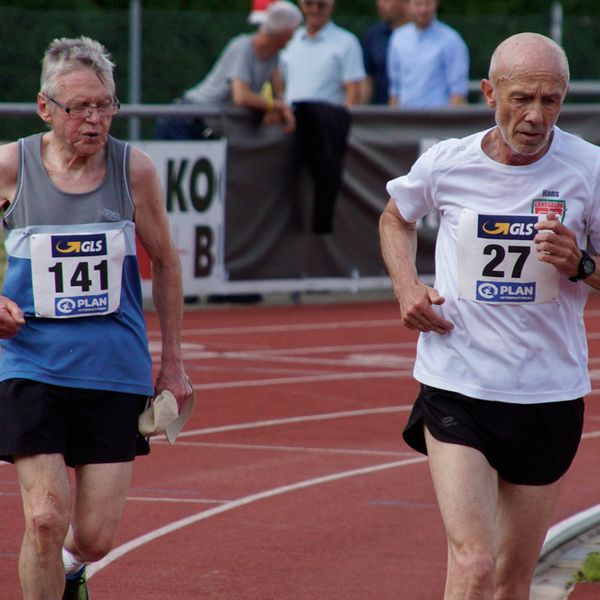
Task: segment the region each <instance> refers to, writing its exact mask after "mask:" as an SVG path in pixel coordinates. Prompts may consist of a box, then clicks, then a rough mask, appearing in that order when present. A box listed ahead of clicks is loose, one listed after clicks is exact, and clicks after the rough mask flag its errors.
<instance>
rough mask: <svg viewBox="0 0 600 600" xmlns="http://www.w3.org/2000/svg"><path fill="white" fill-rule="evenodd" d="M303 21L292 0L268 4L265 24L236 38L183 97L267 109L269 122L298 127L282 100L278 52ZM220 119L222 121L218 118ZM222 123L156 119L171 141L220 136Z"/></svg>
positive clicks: (199, 103)
mask: <svg viewBox="0 0 600 600" xmlns="http://www.w3.org/2000/svg"><path fill="white" fill-rule="evenodd" d="M301 22H302V13H301V12H300V10H299V9H298V7H297V6H296V5H294V4H292V3H291V2H288V1H287V0H279V1H277V2H274V3H273V4H271V5H269V7H268V9H267V10H266V15H265V18H264V21H263V23H262V24H261V25H260V27H259V29H258V31H257V32H256V33H253V34H249V33H247V34H241V35H238V36H236V37H235V38H234V39H233V40H231V41H230V42H229V43H228V44H227V46H226V47H225V49H224V50H223V52H222V54H221V56H220V57H219V59H218V60H217V62H216V63H215V65H214V66H213V68H212V69H211V71H210V73H208V75H207V76H206V77H205V79H204V80H203V81H201V82H200V83H199V84H198V85H196V86H194V87H193V88H191V89H189V90H188V91H186V92H185V93H184V94H183V97H182V98H181V99H180V100H178V102H180V103H182V104H194V105H197V106H200V107H206V108H209V109H215V108H217V109H222V108H224V107H226V106H242V107H246V108H250V109H254V110H257V111H262V112H263V113H264V114H265V118H264V123H265V124H273V123H281V125H282V127H283V129H284V131H286V132H290V131H293V129H294V126H295V119H294V115H293V113H292V111H291V109H290V107H289V106H288V105H287V104H286V103H285V102H284V101H283V100H282V95H283V82H282V77H281V73H280V71H279V69H278V62H279V52H280V50H281V49H282V48H284V47H285V45H286V44H287V43H288V42H289V40H290V39H291V37H292V34H293V33H294V30H295V29H296V28H297V27H298V26H299V25H300V23H301ZM217 123H218V122H217ZM216 129H218V124H216V125H215V124H213V123H211V119H210V118H206V119H204V118H199V117H166V118H160V119H158V122H157V127H156V137H157V138H158V139H166V140H184V139H203V138H210V137H215V133H214V132H215V130H216Z"/></svg>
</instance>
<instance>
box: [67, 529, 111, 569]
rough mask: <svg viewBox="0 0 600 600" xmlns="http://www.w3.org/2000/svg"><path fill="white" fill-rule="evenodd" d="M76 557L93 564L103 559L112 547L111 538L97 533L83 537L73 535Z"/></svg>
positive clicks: (102, 533)
mask: <svg viewBox="0 0 600 600" xmlns="http://www.w3.org/2000/svg"><path fill="white" fill-rule="evenodd" d="M74 543H75V547H76V549H77V555H78V556H80V557H81V558H82V559H83V560H84V561H85V562H95V561H97V560H100V559H101V558H104V557H105V556H106V555H107V554H108V553H109V552H110V551H111V550H112V547H113V536H112V535H107V534H106V532H102V531H98V532H95V533H89V534H85V535H77V534H76V533H75V535H74Z"/></svg>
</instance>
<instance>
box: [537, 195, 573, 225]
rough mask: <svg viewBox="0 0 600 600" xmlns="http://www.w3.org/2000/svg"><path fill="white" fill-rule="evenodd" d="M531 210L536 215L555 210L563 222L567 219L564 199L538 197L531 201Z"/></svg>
mask: <svg viewBox="0 0 600 600" xmlns="http://www.w3.org/2000/svg"><path fill="white" fill-rule="evenodd" d="M531 212H532V213H533V214H534V215H545V214H546V213H549V212H553V213H554V214H555V215H556V216H557V217H558V219H559V220H560V222H561V223H562V222H563V221H564V220H565V213H566V212H567V206H566V202H565V201H564V200H551V199H549V198H537V199H535V200H534V201H533V202H532V203H531Z"/></svg>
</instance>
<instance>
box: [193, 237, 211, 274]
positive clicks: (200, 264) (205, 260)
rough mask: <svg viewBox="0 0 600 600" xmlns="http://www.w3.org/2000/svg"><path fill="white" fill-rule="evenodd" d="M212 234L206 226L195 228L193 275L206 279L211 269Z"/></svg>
mask: <svg viewBox="0 0 600 600" xmlns="http://www.w3.org/2000/svg"><path fill="white" fill-rule="evenodd" d="M212 252H213V232H212V229H211V228H210V227H207V226H206V225H197V226H196V248H195V252H194V275H195V276H196V277H208V276H209V275H210V274H211V272H212V268H213V264H214V258H213V253H212Z"/></svg>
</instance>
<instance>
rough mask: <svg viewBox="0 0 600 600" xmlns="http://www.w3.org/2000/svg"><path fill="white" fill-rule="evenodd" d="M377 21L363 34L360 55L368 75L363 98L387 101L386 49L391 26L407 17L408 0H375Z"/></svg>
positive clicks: (368, 100)
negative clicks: (361, 52) (361, 54)
mask: <svg viewBox="0 0 600 600" xmlns="http://www.w3.org/2000/svg"><path fill="white" fill-rule="evenodd" d="M376 7H377V14H378V15H379V21H378V22H377V23H375V24H374V25H372V26H371V27H369V29H367V32H366V33H365V36H364V38H363V58H364V61H365V70H366V71H367V79H366V80H365V87H364V90H365V95H364V102H365V103H367V104H368V103H371V104H387V103H388V91H389V82H388V77H387V51H388V45H389V42H390V37H391V36H392V33H393V32H394V30H395V29H396V28H398V27H400V26H401V25H405V24H406V23H407V22H408V21H409V20H410V12H409V3H408V0H377V2H376Z"/></svg>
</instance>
